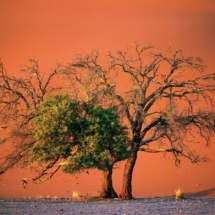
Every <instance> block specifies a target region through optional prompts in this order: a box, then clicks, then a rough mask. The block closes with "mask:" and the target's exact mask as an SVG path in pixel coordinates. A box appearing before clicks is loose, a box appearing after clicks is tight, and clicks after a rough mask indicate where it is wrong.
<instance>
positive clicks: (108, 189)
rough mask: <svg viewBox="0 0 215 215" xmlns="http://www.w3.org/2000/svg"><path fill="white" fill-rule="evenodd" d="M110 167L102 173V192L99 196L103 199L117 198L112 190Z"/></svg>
mask: <svg viewBox="0 0 215 215" xmlns="http://www.w3.org/2000/svg"><path fill="white" fill-rule="evenodd" d="M112 171H113V169H112V167H111V168H110V169H106V170H104V171H103V172H102V191H101V193H100V196H101V197H103V198H117V197H118V196H117V193H116V192H115V190H114V188H113V183H112Z"/></svg>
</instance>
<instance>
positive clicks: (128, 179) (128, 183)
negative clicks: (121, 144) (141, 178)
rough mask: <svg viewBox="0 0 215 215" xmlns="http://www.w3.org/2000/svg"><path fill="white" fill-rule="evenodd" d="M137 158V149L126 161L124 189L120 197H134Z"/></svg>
mask: <svg viewBox="0 0 215 215" xmlns="http://www.w3.org/2000/svg"><path fill="white" fill-rule="evenodd" d="M136 160H137V150H135V151H134V154H132V155H131V157H129V158H128V159H127V161H126V164H125V169H124V173H123V182H122V190H121V194H120V195H119V197H120V198H121V199H132V198H133V196H132V173H133V169H134V165H135V163H136Z"/></svg>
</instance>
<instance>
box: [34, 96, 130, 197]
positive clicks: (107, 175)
mask: <svg viewBox="0 0 215 215" xmlns="http://www.w3.org/2000/svg"><path fill="white" fill-rule="evenodd" d="M34 125H35V128H34V131H33V135H34V138H35V140H36V143H35V144H34V146H33V147H31V151H32V156H31V160H32V161H37V162H38V163H39V164H43V163H47V162H52V163H55V164H54V165H53V167H54V166H55V167H56V169H55V170H54V171H53V173H56V172H57V170H58V169H59V168H60V167H62V170H63V171H64V172H66V173H70V174H76V173H80V172H84V171H86V170H88V169H94V168H96V169H99V170H102V191H101V196H102V197H117V194H116V192H115V191H114V188H113V184H112V170H113V166H114V164H115V163H116V162H118V161H121V160H123V159H125V158H127V157H128V156H129V152H130V151H129V150H128V137H127V136H128V134H127V130H126V127H123V126H121V125H120V122H119V118H118V115H117V113H116V111H115V109H114V108H107V109H104V108H102V107H101V106H98V105H93V104H91V103H86V102H82V103H80V102H73V101H70V99H69V97H68V95H67V94H61V95H52V96H49V97H48V98H47V99H46V100H45V101H44V102H43V103H42V104H41V106H40V110H39V112H38V115H37V116H36V117H35V119H34ZM62 160H63V162H61V163H59V162H58V163H57V161H62ZM44 175H46V172H45V171H43V172H42V174H40V175H39V177H40V178H43V176H44ZM52 175H53V174H51V175H50V176H51V177H52ZM50 176H49V177H50ZM46 179H47V177H46Z"/></svg>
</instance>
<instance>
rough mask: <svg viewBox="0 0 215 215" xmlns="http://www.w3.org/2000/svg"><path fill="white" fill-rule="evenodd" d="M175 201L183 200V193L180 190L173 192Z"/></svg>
mask: <svg viewBox="0 0 215 215" xmlns="http://www.w3.org/2000/svg"><path fill="white" fill-rule="evenodd" d="M175 199H176V200H179V199H184V192H183V191H182V190H180V189H178V190H176V191H175Z"/></svg>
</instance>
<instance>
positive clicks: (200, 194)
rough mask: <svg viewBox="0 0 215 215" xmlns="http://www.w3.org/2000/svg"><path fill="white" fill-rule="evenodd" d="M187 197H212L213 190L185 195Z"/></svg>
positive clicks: (214, 191) (213, 194) (214, 192)
mask: <svg viewBox="0 0 215 215" xmlns="http://www.w3.org/2000/svg"><path fill="white" fill-rule="evenodd" d="M185 195H186V196H187V197H212V196H213V197H214V196H215V188H211V189H207V190H201V191H198V192H195V193H185Z"/></svg>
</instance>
